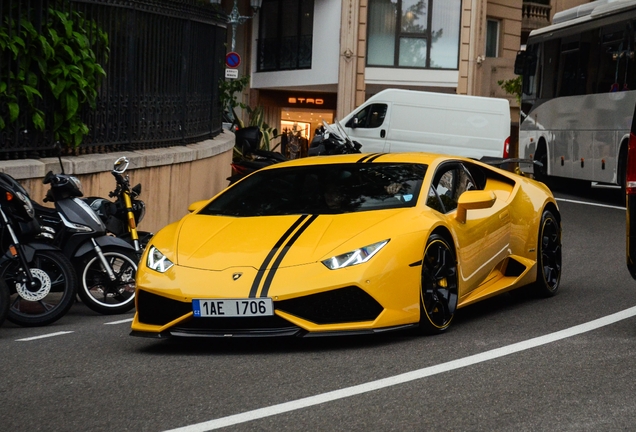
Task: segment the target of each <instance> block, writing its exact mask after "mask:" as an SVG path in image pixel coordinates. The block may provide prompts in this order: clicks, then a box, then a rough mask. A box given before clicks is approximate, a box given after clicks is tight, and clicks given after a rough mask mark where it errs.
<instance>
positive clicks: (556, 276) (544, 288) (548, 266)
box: [534, 210, 561, 297]
mask: <svg viewBox="0 0 636 432" xmlns="http://www.w3.org/2000/svg"><path fill="white" fill-rule="evenodd" d="M560 281H561V224H560V223H559V221H558V220H557V218H556V217H555V216H554V214H553V213H552V212H551V211H550V210H545V211H544V212H543V215H542V216H541V223H540V225H539V235H538V242H537V280H536V282H535V284H534V286H535V288H536V290H537V292H538V293H539V294H540V295H542V296H544V297H552V296H553V295H555V294H556V293H557V290H558V289H559V282H560Z"/></svg>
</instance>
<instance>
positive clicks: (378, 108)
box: [345, 104, 387, 129]
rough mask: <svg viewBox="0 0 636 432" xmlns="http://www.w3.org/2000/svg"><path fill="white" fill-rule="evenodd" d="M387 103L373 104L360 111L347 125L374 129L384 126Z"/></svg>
mask: <svg viewBox="0 0 636 432" xmlns="http://www.w3.org/2000/svg"><path fill="white" fill-rule="evenodd" d="M386 111H387V104H371V105H369V106H367V107H365V108H364V109H361V110H360V111H358V112H357V113H356V114H355V115H354V116H353V117H351V119H349V121H348V122H347V124H346V125H345V126H347V127H355V128H364V129H372V128H377V127H380V126H382V123H384V118H385V117H386Z"/></svg>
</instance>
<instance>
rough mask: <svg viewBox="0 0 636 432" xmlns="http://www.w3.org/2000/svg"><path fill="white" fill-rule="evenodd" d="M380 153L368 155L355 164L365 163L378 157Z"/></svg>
mask: <svg viewBox="0 0 636 432" xmlns="http://www.w3.org/2000/svg"><path fill="white" fill-rule="evenodd" d="M379 154H380V153H371V154H370V155H366V156H365V157H363V158H362V159H358V160H357V161H356V163H365V162H366V160H367V159H369V158H372V157H373V156H375V155H379Z"/></svg>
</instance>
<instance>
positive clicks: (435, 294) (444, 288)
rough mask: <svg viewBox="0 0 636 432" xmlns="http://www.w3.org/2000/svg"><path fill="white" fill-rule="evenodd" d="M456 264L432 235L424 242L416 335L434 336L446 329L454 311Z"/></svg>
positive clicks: (443, 242)
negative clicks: (417, 331) (418, 329)
mask: <svg viewBox="0 0 636 432" xmlns="http://www.w3.org/2000/svg"><path fill="white" fill-rule="evenodd" d="M457 296H458V292H457V260H456V258H455V252H454V250H453V247H452V246H451V245H450V244H449V243H448V242H447V241H446V239H445V238H444V237H442V236H439V235H437V234H433V235H432V236H431V237H430V238H429V239H428V241H427V242H426V248H425V249H424V259H423V261H422V282H421V289H420V326H419V328H420V331H421V333H423V334H429V335H433V334H438V333H442V332H443V331H445V330H446V329H447V328H448V327H449V326H450V323H451V321H452V320H453V317H454V316H455V311H456V309H457V298H458V297H457Z"/></svg>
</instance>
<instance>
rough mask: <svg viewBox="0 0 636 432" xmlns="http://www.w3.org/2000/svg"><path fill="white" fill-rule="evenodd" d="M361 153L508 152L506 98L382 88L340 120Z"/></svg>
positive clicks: (479, 155) (477, 156) (496, 155)
mask: <svg viewBox="0 0 636 432" xmlns="http://www.w3.org/2000/svg"><path fill="white" fill-rule="evenodd" d="M340 123H341V124H342V126H344V128H345V130H346V132H347V134H349V136H350V137H351V139H353V140H356V141H358V142H359V143H360V144H362V152H364V153H375V152H384V153H389V152H391V153H395V152H407V151H421V152H430V153H443V154H450V155H458V156H465V157H470V158H474V159H483V158H507V157H508V146H509V144H510V106H509V104H508V101H507V100H506V99H497V98H488V97H478V96H464V95H455V94H447V93H431V92H421V91H413V90H399V89H386V90H383V91H381V92H379V93H378V94H376V95H374V96H372V97H370V98H369V100H367V101H366V102H365V103H364V104H362V105H361V106H360V107H358V108H357V109H356V110H354V111H353V112H352V113H351V114H349V115H347V116H346V117H345V118H344V119H342V121H341V122H340Z"/></svg>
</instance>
